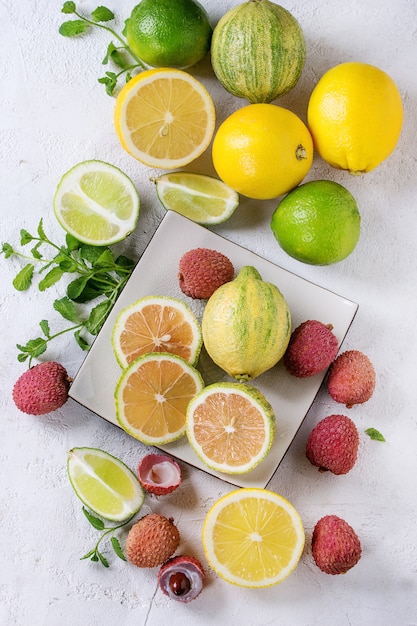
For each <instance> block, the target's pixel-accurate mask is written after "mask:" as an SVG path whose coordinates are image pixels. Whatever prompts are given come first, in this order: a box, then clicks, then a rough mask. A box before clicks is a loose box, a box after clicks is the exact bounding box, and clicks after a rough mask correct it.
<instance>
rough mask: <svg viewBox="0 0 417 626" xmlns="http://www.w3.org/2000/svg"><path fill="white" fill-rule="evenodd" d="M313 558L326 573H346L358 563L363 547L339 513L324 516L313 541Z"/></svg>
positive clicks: (315, 530) (319, 522)
mask: <svg viewBox="0 0 417 626" xmlns="http://www.w3.org/2000/svg"><path fill="white" fill-rule="evenodd" d="M311 548H312V554H313V559H314V561H315V563H316V565H317V567H319V568H320V569H321V571H322V572H324V573H325V574H333V575H335V574H345V573H346V572H347V571H348V570H350V569H351V568H352V567H353V566H354V565H356V564H357V562H358V561H359V559H360V558H361V554H362V547H361V543H360V540H359V537H358V536H357V534H356V532H355V531H354V530H353V528H352V527H351V526H350V525H349V524H348V523H347V522H345V520H343V519H342V518H340V517H338V516H337V515H326V516H324V517H322V518H321V519H320V520H319V521H318V522H317V524H316V525H315V527H314V530H313V536H312V541H311Z"/></svg>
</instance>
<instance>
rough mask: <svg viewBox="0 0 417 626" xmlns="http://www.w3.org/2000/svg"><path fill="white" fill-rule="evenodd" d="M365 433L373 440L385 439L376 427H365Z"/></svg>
mask: <svg viewBox="0 0 417 626" xmlns="http://www.w3.org/2000/svg"><path fill="white" fill-rule="evenodd" d="M365 433H366V434H367V435H368V436H369V437H370V438H371V439H373V440H374V441H385V437H384V435H382V434H381V433H380V432H379V430H377V429H376V428H367V429H366V430H365Z"/></svg>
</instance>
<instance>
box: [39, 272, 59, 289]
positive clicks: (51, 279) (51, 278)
mask: <svg viewBox="0 0 417 626" xmlns="http://www.w3.org/2000/svg"><path fill="white" fill-rule="evenodd" d="M63 274H64V272H63V271H62V269H61V268H60V267H53V268H52V269H51V270H50V271H49V272H48V273H47V274H46V276H45V277H44V278H42V280H41V281H40V283H39V285H38V287H39V291H45V290H46V289H48V288H49V287H52V285H54V284H55V283H57V282H58V281H59V280H60V279H61V278H62V276H63Z"/></svg>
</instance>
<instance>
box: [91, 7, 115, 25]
mask: <svg viewBox="0 0 417 626" xmlns="http://www.w3.org/2000/svg"><path fill="white" fill-rule="evenodd" d="M91 19H92V20H93V22H110V20H114V13H113V12H112V11H110V9H107V8H106V7H97V9H95V10H94V11H93V12H92V14H91Z"/></svg>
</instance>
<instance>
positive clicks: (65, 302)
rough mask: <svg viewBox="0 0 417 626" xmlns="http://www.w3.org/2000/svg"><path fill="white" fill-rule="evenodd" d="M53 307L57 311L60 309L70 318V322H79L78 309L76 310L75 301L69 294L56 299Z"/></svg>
mask: <svg viewBox="0 0 417 626" xmlns="http://www.w3.org/2000/svg"><path fill="white" fill-rule="evenodd" d="M53 307H54V309H55V311H58V313H59V314H60V315H62V317H63V318H64V319H66V320H69V321H70V322H78V318H77V311H76V310H75V306H74V303H73V302H72V301H71V300H70V299H69V298H68V297H67V296H64V297H63V298H60V299H59V300H55V301H54V303H53Z"/></svg>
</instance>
